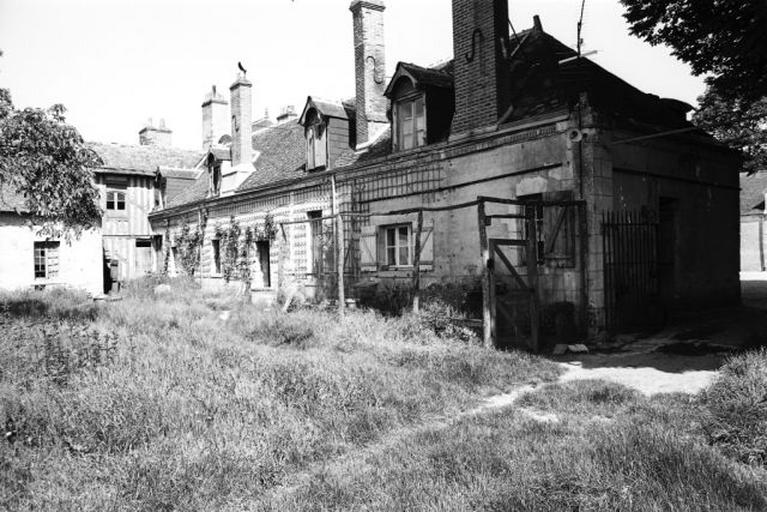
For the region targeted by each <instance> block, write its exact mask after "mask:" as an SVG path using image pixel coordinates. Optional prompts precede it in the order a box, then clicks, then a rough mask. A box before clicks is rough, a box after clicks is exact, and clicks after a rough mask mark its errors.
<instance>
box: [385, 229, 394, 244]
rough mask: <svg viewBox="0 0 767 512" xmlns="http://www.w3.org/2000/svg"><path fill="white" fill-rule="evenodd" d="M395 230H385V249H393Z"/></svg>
mask: <svg viewBox="0 0 767 512" xmlns="http://www.w3.org/2000/svg"><path fill="white" fill-rule="evenodd" d="M396 236H397V235H396V230H395V229H394V228H392V229H387V230H386V246H387V247H394V245H395V243H396V242H395V237H396Z"/></svg>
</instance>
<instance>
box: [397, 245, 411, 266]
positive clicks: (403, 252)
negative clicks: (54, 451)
mask: <svg viewBox="0 0 767 512" xmlns="http://www.w3.org/2000/svg"><path fill="white" fill-rule="evenodd" d="M409 253H410V251H409V250H408V248H407V247H400V248H399V264H400V265H409V264H410V254H409Z"/></svg>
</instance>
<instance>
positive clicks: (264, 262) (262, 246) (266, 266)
mask: <svg viewBox="0 0 767 512" xmlns="http://www.w3.org/2000/svg"><path fill="white" fill-rule="evenodd" d="M269 245H270V244H269V242H268V241H261V242H256V250H257V251H258V265H259V268H260V270H261V275H262V276H263V288H271V287H272V276H271V265H270V262H269Z"/></svg>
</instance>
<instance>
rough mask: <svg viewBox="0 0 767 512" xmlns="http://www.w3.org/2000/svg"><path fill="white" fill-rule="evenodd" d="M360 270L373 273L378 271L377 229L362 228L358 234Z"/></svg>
mask: <svg viewBox="0 0 767 512" xmlns="http://www.w3.org/2000/svg"><path fill="white" fill-rule="evenodd" d="M360 270H361V271H362V272H375V271H377V270H378V228H377V226H363V227H362V233H361V234H360Z"/></svg>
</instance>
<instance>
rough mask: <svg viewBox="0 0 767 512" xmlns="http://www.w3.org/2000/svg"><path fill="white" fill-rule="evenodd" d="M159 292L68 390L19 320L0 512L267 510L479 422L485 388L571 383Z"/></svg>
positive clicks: (117, 313) (384, 330)
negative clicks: (357, 463) (414, 434)
mask: <svg viewBox="0 0 767 512" xmlns="http://www.w3.org/2000/svg"><path fill="white" fill-rule="evenodd" d="M158 282H163V281H162V278H159V277H153V278H151V279H150V278H146V279H143V280H140V281H137V282H135V283H130V290H131V292H130V293H126V294H125V297H124V299H123V300H122V301H119V302H110V303H107V304H104V305H103V307H100V308H99V310H98V316H97V317H96V319H95V321H93V323H92V324H91V325H90V326H89V329H90V330H91V331H94V332H99V333H102V342H101V346H102V348H106V347H105V346H104V341H103V336H104V333H108V334H110V335H113V336H116V339H117V342H113V341H110V343H109V346H114V347H115V348H114V349H113V350H109V352H104V351H101V352H102V354H103V355H104V356H105V354H106V353H108V354H110V355H109V357H102V358H101V359H98V360H97V359H95V358H91V359H90V361H91V362H90V363H88V365H85V366H83V367H81V368H77V369H76V371H74V372H72V373H71V375H70V377H69V378H68V379H67V382H66V385H60V384H58V383H56V382H55V381H54V380H53V379H52V378H51V375H48V374H46V373H45V371H44V370H43V368H42V367H41V366H40V365H39V364H38V362H39V361H40V360H41V358H40V357H38V356H42V355H43V352H44V349H43V348H42V346H41V345H40V344H39V343H35V344H33V343H29V345H28V346H29V347H30V348H29V350H25V351H19V343H18V342H17V340H21V345H22V346H27V345H24V340H32V339H33V338H34V336H36V334H35V332H36V330H37V329H38V326H32V325H30V324H29V322H28V321H27V320H26V319H25V318H21V317H16V316H13V315H10V316H9V317H8V318H7V321H8V322H9V325H5V326H4V332H10V331H11V330H13V329H18V337H17V338H16V340H14V341H13V342H9V338H8V337H7V336H0V428H1V427H4V426H5V427H7V430H5V431H0V432H1V433H3V434H5V433H8V432H11V433H12V435H10V436H7V437H0V509H2V510H6V509H8V510H18V511H25V510H117V511H120V510H268V509H269V506H268V503H269V501H270V499H271V497H273V496H274V495H275V494H276V493H280V492H282V490H284V489H286V488H288V487H290V486H291V485H292V483H291V482H293V481H294V479H295V478H296V476H299V475H301V474H302V473H304V472H305V471H307V470H311V468H312V467H314V465H315V464H321V463H322V462H323V461H333V460H334V459H337V458H338V457H343V456H345V455H350V456H353V455H354V454H355V452H356V451H357V450H359V449H360V448H362V447H364V446H365V445H368V444H370V443H376V442H377V441H378V440H380V439H381V438H384V437H386V438H388V437H389V436H390V435H393V434H395V433H397V432H401V431H403V428H404V429H405V430H407V428H406V427H409V426H412V425H414V424H418V423H419V422H421V421H424V420H425V419H427V418H428V417H430V416H433V415H436V414H450V413H452V412H453V411H456V410H458V409H459V408H466V407H470V406H472V404H473V403H474V402H475V401H476V400H478V399H479V398H480V397H481V395H482V393H483V392H484V391H485V390H486V389H487V388H497V389H501V390H506V389H509V388H510V387H511V386H514V385H518V384H520V383H522V382H528V381H531V380H532V381H541V380H548V379H552V378H553V377H555V376H556V375H557V374H558V371H559V370H558V368H557V366H556V365H554V364H553V363H550V362H548V361H545V360H541V359H537V358H533V357H529V356H526V355H524V354H517V353H509V354H505V353H498V352H493V351H488V350H483V349H480V348H477V347H469V346H466V345H463V344H460V343H455V342H454V341H447V340H439V339H438V338H436V337H434V336H427V335H426V334H423V335H421V336H420V337H419V339H417V340H413V339H411V338H407V337H404V336H402V329H401V324H402V322H403V320H401V319H386V318H383V317H381V316H379V315H375V314H373V313H363V312H353V311H350V312H349V313H348V314H347V315H345V316H344V317H343V318H342V319H341V318H339V317H338V316H337V315H335V314H329V313H321V312H314V311H302V312H299V313H296V314H287V315H283V314H274V313H272V314H269V313H264V312H262V311H259V310H258V309H256V308H255V307H252V306H250V305H245V304H242V303H239V304H237V305H235V301H233V302H232V303H231V304H230V305H229V309H232V308H235V309H234V310H233V311H232V313H231V318H230V319H229V320H227V321H223V320H222V319H221V318H220V317H219V315H220V311H218V310H217V309H212V308H211V307H209V305H208V304H209V303H210V302H212V301H218V300H219V299H220V297H219V296H218V295H211V294H207V293H205V292H203V291H202V290H199V289H193V288H187V289H183V290H177V289H176V287H175V286H174V290H173V293H172V294H168V295H163V296H162V297H161V298H160V297H153V293H152V289H153V287H154V286H155V285H156V284H157V283H158ZM40 300H42V301H47V300H48V298H47V296H46V295H44V294H40ZM49 310H50V308H49ZM41 320H43V321H44V322H45V323H48V322H47V320H45V319H41ZM55 325H57V324H56V323H55V322H52V323H51V326H50V328H49V329H48V330H49V331H50V332H51V333H53V328H54V327H55ZM83 341H88V340H87V339H85V340H83ZM90 341H91V342H95V341H96V339H95V338H90ZM62 342H63V343H69V338H68V334H66V333H65V336H64V337H62ZM33 346H34V347H37V349H35V348H32V347H33ZM78 346H79V341H78ZM57 350H58V349H54V350H52V351H50V354H51V357H52V358H53V360H57V358H58V357H59V356H58V355H56V354H57ZM37 351H39V353H38V352H37ZM36 353H38V356H35V357H34V358H33V357H31V356H32V355H33V354H36ZM75 353H77V350H74V349H73V351H72V353H71V358H70V359H69V361H70V367H72V368H74V367H75V366H77V364H75V363H73V361H75V360H79V359H78V358H77V357H76V356H75ZM27 356H30V358H29V359H27ZM42 359H44V356H43V358H42ZM91 363H92V364H91ZM17 368H23V369H24V371H23V372H22V371H17ZM53 370H55V366H54V368H53ZM303 508H304V509H314V507H312V505H311V504H307V505H305V506H304V507H303ZM288 509H289V508H288ZM288 509H286V508H280V507H277V508H276V510H288Z"/></svg>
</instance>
